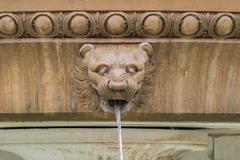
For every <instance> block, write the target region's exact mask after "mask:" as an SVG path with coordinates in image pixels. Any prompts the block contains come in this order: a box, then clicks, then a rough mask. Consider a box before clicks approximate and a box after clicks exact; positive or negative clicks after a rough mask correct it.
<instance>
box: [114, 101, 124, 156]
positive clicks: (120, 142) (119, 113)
mask: <svg viewBox="0 0 240 160" xmlns="http://www.w3.org/2000/svg"><path fill="white" fill-rule="evenodd" d="M115 114H116V121H117V127H118V143H119V152H120V160H123V144H122V125H121V109H120V105H116V104H115Z"/></svg>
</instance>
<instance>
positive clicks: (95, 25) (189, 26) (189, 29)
mask: <svg viewBox="0 0 240 160" xmlns="http://www.w3.org/2000/svg"><path fill="white" fill-rule="evenodd" d="M239 18H240V15H239V14H237V13H216V12H213V13H204V12H199V13H197V12H36V13H32V12H26V13H22V12H21V13H18V12H16V13H0V38H19V37H20V38H64V37H66V38H135V37H136V38H137V37H146V38H240V36H239V35H240V27H239Z"/></svg>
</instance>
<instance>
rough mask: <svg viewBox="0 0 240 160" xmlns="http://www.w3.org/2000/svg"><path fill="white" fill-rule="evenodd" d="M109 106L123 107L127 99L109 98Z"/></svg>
mask: <svg viewBox="0 0 240 160" xmlns="http://www.w3.org/2000/svg"><path fill="white" fill-rule="evenodd" d="M107 103H108V105H109V107H113V108H115V107H120V108H123V107H125V106H126V105H127V104H128V101H126V100H122V99H110V100H108V101H107Z"/></svg>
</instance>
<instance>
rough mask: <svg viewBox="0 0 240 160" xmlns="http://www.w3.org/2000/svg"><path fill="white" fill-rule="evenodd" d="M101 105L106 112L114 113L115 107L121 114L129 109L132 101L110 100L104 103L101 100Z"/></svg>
mask: <svg viewBox="0 0 240 160" xmlns="http://www.w3.org/2000/svg"><path fill="white" fill-rule="evenodd" d="M101 105H102V108H103V109H104V111H106V112H109V111H110V112H115V109H116V108H117V107H118V108H120V110H121V112H125V111H127V110H129V109H130V108H131V106H132V101H127V100H124V99H110V100H106V101H105V100H103V101H102V103H101Z"/></svg>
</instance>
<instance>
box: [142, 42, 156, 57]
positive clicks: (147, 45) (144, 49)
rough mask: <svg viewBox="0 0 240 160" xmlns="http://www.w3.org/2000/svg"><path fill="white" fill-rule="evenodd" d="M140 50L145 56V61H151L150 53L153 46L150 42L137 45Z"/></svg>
mask: <svg viewBox="0 0 240 160" xmlns="http://www.w3.org/2000/svg"><path fill="white" fill-rule="evenodd" d="M139 49H140V51H141V52H142V53H143V56H144V58H145V61H146V62H147V61H149V62H150V61H151V59H152V54H153V48H152V45H151V44H150V43H147V42H143V43H141V44H140V45H139Z"/></svg>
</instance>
